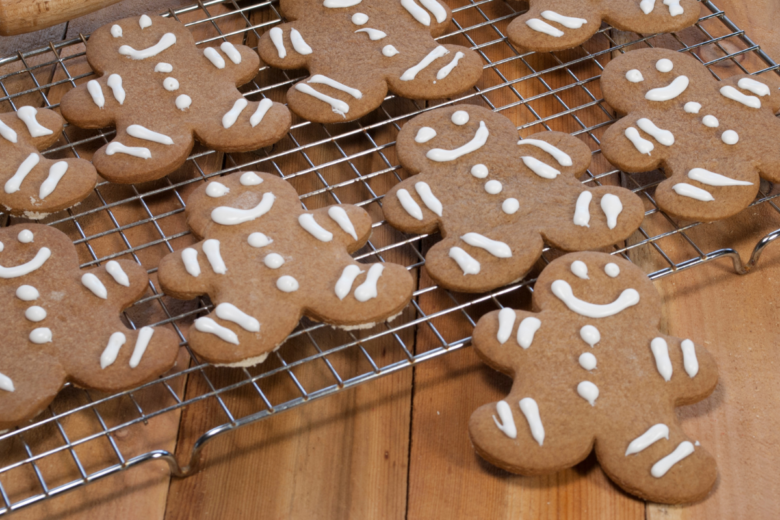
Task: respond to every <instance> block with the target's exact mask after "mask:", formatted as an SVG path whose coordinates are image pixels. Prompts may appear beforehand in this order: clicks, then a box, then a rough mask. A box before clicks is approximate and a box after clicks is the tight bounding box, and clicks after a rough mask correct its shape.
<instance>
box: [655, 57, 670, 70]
mask: <svg viewBox="0 0 780 520" xmlns="http://www.w3.org/2000/svg"><path fill="white" fill-rule="evenodd" d="M673 68H674V64H673V63H672V60H667V59H666V58H663V59H661V60H658V61H656V62H655V69H656V70H657V71H658V72H671V71H672V69H673Z"/></svg>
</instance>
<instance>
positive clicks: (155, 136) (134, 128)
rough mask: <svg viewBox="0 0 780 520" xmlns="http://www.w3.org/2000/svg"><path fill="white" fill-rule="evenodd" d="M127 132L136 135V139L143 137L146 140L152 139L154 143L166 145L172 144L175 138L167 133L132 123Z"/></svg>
mask: <svg viewBox="0 0 780 520" xmlns="http://www.w3.org/2000/svg"><path fill="white" fill-rule="evenodd" d="M127 134H128V135H130V136H132V137H135V138H136V139H143V140H144V141H151V142H153V143H160V144H165V145H172V144H173V139H171V138H170V137H168V136H167V135H165V134H160V133H158V132H153V131H152V130H149V129H148V128H146V127H143V126H141V125H130V126H128V127H127Z"/></svg>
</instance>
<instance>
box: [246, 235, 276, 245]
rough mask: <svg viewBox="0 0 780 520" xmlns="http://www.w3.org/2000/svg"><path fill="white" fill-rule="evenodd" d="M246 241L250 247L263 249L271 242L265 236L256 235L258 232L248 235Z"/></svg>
mask: <svg viewBox="0 0 780 520" xmlns="http://www.w3.org/2000/svg"><path fill="white" fill-rule="evenodd" d="M246 241H247V243H249V245H250V246H252V247H265V246H267V245H268V244H270V243H271V242H273V240H271V239H270V238H268V237H267V236H265V235H264V234H263V233H258V232H255V233H252V234H251V235H249V238H247V240H246Z"/></svg>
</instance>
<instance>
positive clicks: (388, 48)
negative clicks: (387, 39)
mask: <svg viewBox="0 0 780 520" xmlns="http://www.w3.org/2000/svg"><path fill="white" fill-rule="evenodd" d="M398 53H399V51H398V49H396V48H395V47H393V46H392V45H385V46H384V47H382V54H384V55H385V56H387V57H388V58H392V57H393V56H395V55H396V54H398Z"/></svg>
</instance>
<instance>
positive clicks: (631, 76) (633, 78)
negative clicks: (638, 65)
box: [626, 69, 645, 83]
mask: <svg viewBox="0 0 780 520" xmlns="http://www.w3.org/2000/svg"><path fill="white" fill-rule="evenodd" d="M626 79H627V80H628V81H630V82H631V83H639V82H641V81H644V80H645V78H644V76H642V73H641V72H640V71H638V70H636V69H631V70H629V71H628V72H626Z"/></svg>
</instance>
